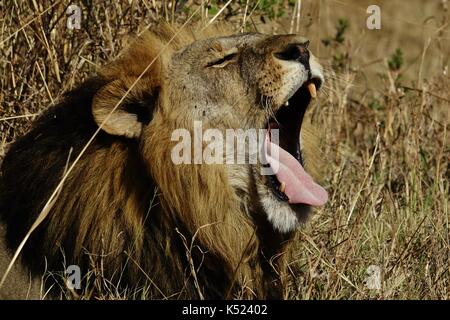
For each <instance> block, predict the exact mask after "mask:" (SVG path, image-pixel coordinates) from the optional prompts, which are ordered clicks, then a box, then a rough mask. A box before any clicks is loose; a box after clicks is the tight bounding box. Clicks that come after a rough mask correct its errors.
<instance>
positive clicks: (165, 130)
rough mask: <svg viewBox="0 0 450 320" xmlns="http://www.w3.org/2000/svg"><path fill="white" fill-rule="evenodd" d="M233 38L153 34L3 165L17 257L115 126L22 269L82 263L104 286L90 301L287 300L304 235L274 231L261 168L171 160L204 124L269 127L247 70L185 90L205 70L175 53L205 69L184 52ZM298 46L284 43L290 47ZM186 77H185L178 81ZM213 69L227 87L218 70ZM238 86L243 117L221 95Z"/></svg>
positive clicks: (163, 29)
mask: <svg viewBox="0 0 450 320" xmlns="http://www.w3.org/2000/svg"><path fill="white" fill-rule="evenodd" d="M219 34H220V35H222V36H223V34H222V31H218V29H217V28H214V29H213V31H210V29H207V30H205V31H204V32H202V33H199V32H196V31H195V29H194V30H193V29H187V30H186V31H181V32H180V31H179V30H176V29H173V28H172V27H170V26H168V25H163V26H160V27H158V28H156V29H155V30H153V31H152V32H148V33H145V34H144V35H142V36H141V37H140V38H139V39H137V40H136V41H135V42H134V43H133V45H132V46H131V47H130V49H128V50H127V51H125V52H124V53H123V54H122V55H121V56H120V57H119V58H118V59H117V60H116V61H114V62H112V63H111V64H109V65H107V66H105V67H104V68H102V69H101V70H100V71H99V74H98V77H95V78H93V79H91V80H89V81H88V82H87V83H85V84H83V85H81V86H80V88H78V89H76V90H75V91H74V92H72V93H69V94H68V95H67V96H66V97H65V98H64V99H63V101H61V103H60V104H59V105H58V106H56V107H54V108H51V109H50V110H49V111H47V112H46V113H45V114H44V115H43V116H42V117H41V119H40V120H38V122H37V124H36V125H35V126H34V128H33V129H32V130H31V132H30V133H29V134H28V135H26V136H25V137H23V138H22V139H19V141H18V142H16V143H15V144H14V145H13V146H12V148H11V150H10V151H9V152H8V155H7V156H6V158H5V161H4V164H3V166H2V172H3V180H2V185H0V187H1V188H2V189H1V190H0V192H2V198H1V199H0V214H1V215H2V216H3V220H4V221H5V223H6V225H7V227H8V234H7V240H8V244H9V246H10V248H11V249H15V248H16V246H17V245H18V243H19V242H20V240H21V238H22V237H23V235H24V234H25V233H26V231H27V230H28V228H29V226H30V225H31V223H32V222H33V221H34V219H35V218H36V216H37V215H38V213H39V212H40V210H41V209H42V205H43V203H45V201H46V200H47V199H48V195H49V193H50V192H52V191H53V189H54V187H55V186H56V183H57V181H58V180H59V179H60V178H61V176H62V174H63V173H64V167H65V165H66V162H67V159H68V158H69V155H70V148H73V151H72V155H71V156H70V158H69V162H70V161H73V159H74V158H75V156H76V155H77V154H78V152H79V151H80V150H81V147H82V146H83V145H84V143H86V142H87V140H88V138H89V137H90V136H91V135H92V133H93V132H94V131H95V128H96V126H98V125H101V124H103V126H102V129H103V131H102V132H101V133H100V134H99V136H98V137H97V138H96V140H95V142H94V144H93V145H92V146H90V147H89V149H88V150H87V152H86V154H85V155H84V156H83V157H82V158H81V159H80V161H79V163H77V165H76V166H75V169H74V171H73V172H72V173H71V175H70V176H69V178H68V179H67V181H66V182H65V184H64V187H63V190H62V191H61V194H60V195H59V197H58V200H57V201H56V203H55V205H54V206H53V208H52V210H51V213H50V215H49V216H48V218H47V219H46V221H45V222H44V223H43V224H42V225H41V226H40V227H39V229H38V230H37V231H36V232H35V233H34V234H33V236H32V237H31V239H30V241H29V242H28V244H27V246H26V247H25V249H24V252H23V260H22V262H21V263H23V264H24V265H25V266H26V267H27V268H29V269H30V270H31V271H32V272H33V273H34V274H35V275H36V276H38V275H39V274H40V272H42V271H43V269H44V262H43V259H42V258H43V257H46V259H47V263H48V265H47V267H48V269H50V270H52V271H58V270H59V271H62V270H63V267H64V266H66V265H69V264H78V265H80V266H82V270H83V272H84V275H87V274H91V278H89V279H90V280H93V279H96V281H91V282H89V281H88V280H89V279H87V280H86V282H85V283H84V286H86V287H85V288H84V289H85V290H86V291H89V290H88V289H87V288H91V289H92V288H94V287H95V288H96V290H100V291H101V290H108V289H109V290H110V289H111V286H112V287H114V288H115V289H117V290H119V291H120V292H123V290H125V289H128V290H129V291H136V290H142V288H144V287H145V288H147V291H146V295H147V297H150V298H152V297H158V298H164V297H171V298H174V297H175V298H178V297H183V298H199V297H205V298H232V297H246V298H255V297H257V298H268V297H282V296H283V291H284V285H285V284H284V273H285V258H286V252H289V247H290V246H289V242H290V239H291V238H292V236H293V232H286V233H283V232H279V231H277V230H274V229H273V227H272V226H271V224H270V223H269V222H268V221H267V218H266V217H265V215H264V213H263V211H264V210H262V209H261V205H260V204H258V201H257V200H256V197H257V194H258V191H257V190H256V187H255V186H252V184H253V183H260V182H259V180H257V181H256V182H255V181H252V179H253V178H252V176H251V172H252V170H253V169H252V168H251V167H249V166H238V165H230V166H224V165H219V164H217V165H196V164H194V165H187V164H182V165H175V164H174V163H173V162H172V161H170V159H171V150H172V148H173V146H174V145H175V142H174V141H172V140H171V134H172V132H173V131H174V130H176V129H178V128H187V129H188V130H192V121H193V120H194V119H196V118H198V117H200V118H201V117H202V116H203V117H205V118H204V119H205V127H208V126H210V127H215V128H217V127H218V128H223V129H225V128H246V127H255V126H257V125H262V121H264V120H265V117H267V115H266V114H263V113H258V112H256V111H253V110H254V107H253V105H251V104H253V103H254V99H253V97H251V98H248V99H247V96H248V95H249V93H248V92H249V88H248V87H246V86H247V85H246V83H247V82H245V81H242V82H240V81H241V80H239V79H237V75H236V74H237V73H232V72H233V70H234V69H233V68H236V67H235V66H234V65H231V66H228V67H227V68H229V69H228V70H231V71H229V73H227V78H225V79H223V78H221V77H222V76H221V75H217V79H216V80H215V81H214V86H213V85H211V86H212V87H211V89H210V90H209V91H205V92H206V93H204V95H203V96H202V95H201V94H202V93H197V90H193V91H189V90H190V89H189V85H188V86H187V88H186V87H185V84H184V83H189V81H187V80H186V79H185V80H186V82H182V80H179V79H178V78H182V77H183V76H185V75H189V77H190V76H191V74H192V72H196V71H195V69H194V71H192V70H190V69H189V70H187V69H186V70H185V69H183V68H182V67H180V68H181V69H177V68H178V67H177V62H176V61H175V62H173V61H171V58H172V56H173V55H174V54H178V53H179V52H182V53H180V57H182V58H180V61H181V59H186V61H191V60H192V64H193V65H194V68H195V61H203V60H202V59H203V58H205V59H206V57H203V56H200V57H199V56H195V54H198V52H199V51H198V50H197V51H195V50H194V49H192V50H194V51H192V52H189V50H187V51H186V52H184V51H183V48H185V47H186V46H188V45H190V44H191V43H193V42H195V41H197V42H196V43H201V42H199V40H200V39H210V38H211V37H212V36H214V37H217V36H219ZM249 37H250V36H249ZM252 37H253V36H252ZM255 37H256V38H255V39H253V38H251V39H250V38H249V39H250V40H248V41H249V42H248V44H247V45H248V46H249V47H251V46H252V45H253V41H258V45H260V46H263V45H265V47H264V48H269V47H270V46H276V43H275V42H274V39H272V38H271V39H270V40H271V41H267V42H266V43H265V44H264V43H263V44H261V41H260V40H259V39H260V36H259V35H257V36H255ZM286 39H287V38H286ZM289 39H290V38H289ZM289 39H287V40H285V39H284V38H276V39H275V40H276V41H280V43H281V44H280V46H281V45H283V44H282V43H286V41H291V40H289ZM227 41H228V40H227ZM230 41H231V40H230ZM233 41H234V40H233ZM243 41H247V40H245V39H244V40H243ZM264 41H265V40H264ZM224 43H226V42H224ZM206 44H207V45H208V48H209V49H208V50H207V52H208V55H209V54H212V55H217V56H218V57H219V58H220V55H221V54H223V52H225V51H226V50H227V48H224V46H226V45H223V44H222V43H221V42H219V43H215V42H214V41H213V44H212V46H211V43H210V42H207V43H206ZM216 47H217V48H216ZM244 47H245V46H244ZM246 50H250V49H246ZM258 50H259V51H261V52H262V51H264V50H269V49H264V50H263V49H259V47H255V48H254V50H253V51H254V52H259V51H258ZM211 51H214V52H211ZM216 51H217V52H216ZM253 51H251V52H250V53H252V52H253ZM265 52H266V51H264V54H266V53H265ZM252 54H253V53H252ZM261 54H262V53H261ZM244 57H245V56H244ZM209 58H210V57H209V56H208V59H209ZM152 62H153V63H152ZM150 63H151V66H150V67H149V65H150ZM199 63H200V62H199ZM230 63H231V64H232V63H235V61H231V62H230ZM221 67H222V66H221ZM266 67H267V68H266V69H265V70H266V71H265V72H266V73H267V75H268V76H269V77H271V79H273V81H274V84H273V85H274V87H273V88H272V90H269V89H268V88H267V87H266V89H267V92H266V96H268V97H269V98H271V100H270V101H272V102H273V105H274V108H275V107H277V108H278V107H279V106H278V105H277V106H275V104H276V103H278V102H277V101H278V100H277V99H281V98H279V97H278V96H277V95H275V93H274V92H276V91H277V90H278V89H279V88H278V87H276V86H275V85H276V81H277V79H279V78H280V76H278V75H277V72H281V71H280V69H281V68H278V67H276V68H271V67H270V63H269V62H267V64H266ZM146 69H147V70H146ZM145 70H146V72H145V73H143V72H144V71H145ZM177 70H181V71H180V72H179V73H174V72H176V71H177ZM183 72H185V73H183ZM189 72H190V73H189ZM205 72H209V73H208V76H211V77H215V76H216V74H215V73H214V74H213V72H216V71H215V70H212V69H211V71H210V70H209V69H208V71H205ZM141 74H142V76H141ZM248 76H252V75H250V74H249V75H248ZM193 77H194V78H193V79H197V78H195V75H194V76H193ZM138 78H140V79H139V81H137V79H138ZM198 79H201V77H200V76H199V78H198ZM136 81H137V82H136ZM192 81H194V80H192ZM233 81H234V83H235V84H234V85H233V84H231V83H233ZM265 81H266V80H265ZM271 83H272V82H271ZM195 85H198V84H195ZM195 85H194V86H195ZM224 87H226V90H227V91H229V92H232V95H233V96H234V98H235V97H240V96H243V97H244V99H243V101H242V102H239V103H240V109H239V111H236V113H238V114H237V115H236V116H235V115H233V112H228V111H221V110H222V109H220V108H218V107H217V105H220V106H221V108H222V106H230V105H231V104H232V103H229V101H228V100H226V99H228V98H227V97H224V98H223V99H222V100H220V101H219V98H218V97H219V95H218V93H217V90H221V89H220V88H224ZM130 88H131V90H129V89H130ZM199 88H200V87H199ZM201 88H203V87H201ZM128 90H129V92H128V94H127V95H126V97H125V98H124V99H123V101H121V99H122V97H123V96H124V95H125V94H126V93H127V91H128ZM205 90H206V89H205ZM222 90H223V89H222ZM199 91H201V90H200V89H199ZM215 91H216V92H215ZM202 92H203V91H202ZM251 93H252V91H251V90H250V94H251ZM276 93H277V94H281V93H279V92H278V91H277V92H276ZM197 94H198V95H197ZM270 95H272V96H270ZM216 99H217V100H216ZM245 99H246V100H245ZM244 100H245V101H244ZM119 102H121V103H120V104H119ZM191 102H192V103H196V105H195V108H194V106H193V105H192V108H189V109H187V108H186V107H185V105H187V104H190V103H191ZM197 103H198V105H197ZM202 103H204V105H202ZM118 104H119V107H118V108H117V110H115V112H114V113H113V114H112V115H111V116H110V117H109V118H108V115H109V114H110V112H111V110H112V108H113V107H114V106H116V105H118ZM142 105H145V106H146V107H145V108H142ZM149 105H151V108H150V111H149V110H148V108H147V106H149ZM211 105H212V106H213V107H211ZM91 106H92V113H91V112H90V110H91V109H90V108H91ZM130 106H131V107H130ZM83 108H84V109H83ZM130 108H131V109H130ZM183 108H184V109H183ZM223 108H228V107H223ZM130 110H132V112H130ZM136 110H137V111H136ZM243 115H245V117H244V116H243ZM55 119H58V121H61V123H63V122H64V121H65V123H63V124H61V123H60V122H55V121H56V120H55ZM68 119H72V120H68ZM142 119H144V120H142ZM60 126H61V127H60ZM305 130H306V129H305V128H303V129H302V134H303V135H305V132H306V131H305ZM308 141H309V139H308ZM311 145H312V144H311V143H305V145H304V147H303V149H306V150H305V153H306V154H307V156H310V157H309V158H308V159H311V157H312V156H313V154H309V152H308V149H310V148H313V147H312V146H311ZM316 162H317V161H310V163H316ZM16 186H17V187H16ZM13 194H19V195H20V197H16V196H13ZM0 265H1V264H0ZM2 268H3V266H2ZM2 271H3V270H2V269H0V273H1V272H2ZM1 274H2V273H1ZM92 275H93V276H92ZM99 279H100V280H99ZM108 281H110V282H108ZM99 283H100V284H99ZM105 283H108V284H109V285H107V284H105ZM121 290H122V291H121ZM90 292H91V294H92V291H90Z"/></svg>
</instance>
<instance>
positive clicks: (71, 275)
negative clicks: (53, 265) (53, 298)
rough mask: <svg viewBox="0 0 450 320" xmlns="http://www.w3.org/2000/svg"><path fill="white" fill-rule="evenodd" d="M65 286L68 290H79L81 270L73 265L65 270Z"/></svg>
mask: <svg viewBox="0 0 450 320" xmlns="http://www.w3.org/2000/svg"><path fill="white" fill-rule="evenodd" d="M65 273H66V285H67V287H68V288H69V289H71V290H73V289H81V270H80V267H79V266H77V265H75V264H73V265H70V266H68V267H67V269H66V272H65Z"/></svg>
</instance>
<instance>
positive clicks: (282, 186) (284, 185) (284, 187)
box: [280, 181, 286, 193]
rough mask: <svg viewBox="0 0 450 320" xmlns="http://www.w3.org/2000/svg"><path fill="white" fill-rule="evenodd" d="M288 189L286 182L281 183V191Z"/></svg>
mask: <svg viewBox="0 0 450 320" xmlns="http://www.w3.org/2000/svg"><path fill="white" fill-rule="evenodd" d="M285 190H286V182H284V181H282V182H281V184H280V191H281V192H283V193H284V191H285Z"/></svg>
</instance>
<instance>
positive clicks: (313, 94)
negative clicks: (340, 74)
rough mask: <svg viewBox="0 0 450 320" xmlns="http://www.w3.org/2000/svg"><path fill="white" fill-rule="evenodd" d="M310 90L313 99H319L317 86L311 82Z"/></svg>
mask: <svg viewBox="0 0 450 320" xmlns="http://www.w3.org/2000/svg"><path fill="white" fill-rule="evenodd" d="M308 90H309V94H310V95H311V97H312V98H316V97H317V90H316V85H315V84H314V83H313V82H310V83H309V84H308Z"/></svg>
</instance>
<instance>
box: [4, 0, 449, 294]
mask: <svg viewBox="0 0 450 320" xmlns="http://www.w3.org/2000/svg"><path fill="white" fill-rule="evenodd" d="M206 2H207V1H192V0H189V1H163V2H161V1H139V0H135V1H120V2H119V1H112V0H111V1H81V0H80V1H79V3H77V4H79V5H80V6H81V7H82V8H83V20H82V28H81V29H80V30H68V29H67V28H66V15H65V10H66V7H67V6H68V4H69V2H68V1H60V2H51V1H23V0H18V1H3V2H1V3H0V22H1V23H0V26H1V27H0V39H1V40H0V74H1V76H0V85H1V92H0V103H1V106H0V158H1V155H2V154H3V153H4V151H5V149H6V148H7V145H8V144H9V143H10V142H12V141H13V140H14V139H15V138H16V137H17V136H19V135H21V134H23V132H24V131H25V130H26V129H27V128H28V126H29V124H30V123H31V121H32V120H33V119H34V116H35V115H36V114H38V113H39V112H41V111H42V110H43V109H45V108H46V107H47V106H48V105H50V104H51V103H52V102H53V101H55V100H56V99H58V97H59V96H61V94H62V93H63V92H64V91H67V90H70V89H71V88H73V87H74V86H75V85H76V84H77V83H80V82H81V81H83V80H84V79H85V78H86V77H88V76H89V75H90V74H92V73H93V72H95V68H96V67H97V66H99V65H102V64H104V63H105V62H106V61H108V60H110V59H112V58H113V57H115V56H116V55H117V54H118V53H119V52H120V49H121V48H122V47H123V46H124V45H125V44H126V42H127V40H128V38H129V36H128V35H129V34H130V33H131V34H133V33H139V32H141V31H142V30H144V29H145V28H146V27H151V25H152V24H153V23H155V21H157V20H158V19H161V18H162V19H166V20H169V21H173V22H177V23H182V22H184V21H185V20H186V19H187V17H188V15H189V13H191V12H193V11H194V10H195V8H197V7H198V6H201V10H200V11H199V12H200V14H199V15H198V16H197V17H196V19H197V20H200V21H203V22H204V23H207V21H209V20H210V19H211V18H213V17H214V16H215V14H216V12H218V11H219V10H220V8H221V7H222V6H224V5H226V4H227V3H228V2H229V1H220V2H219V4H217V5H215V4H214V3H216V1H213V2H214V3H213V5H212V8H211V9H209V11H208V10H206V6H205V5H204V4H205V3H206ZM257 2H258V1H254V0H251V1H248V5H247V1H241V4H239V3H238V1H237V0H236V1H231V2H230V3H229V4H228V6H227V7H226V8H225V9H224V10H223V11H222V12H220V14H219V16H218V17H217V18H218V19H227V20H229V21H230V22H231V23H233V24H234V25H235V26H236V29H237V30H240V29H241V28H242V26H244V28H243V29H245V30H250V31H251V30H255V29H256V30H258V31H265V32H278V33H282V32H283V33H284V32H289V31H291V30H294V31H295V30H299V32H300V33H302V34H305V35H306V36H307V37H308V38H310V39H311V42H312V43H311V48H312V50H313V51H314V52H315V53H316V55H318V56H319V57H320V58H321V61H322V62H323V63H324V64H325V65H328V66H329V67H327V70H328V72H327V73H328V81H327V83H326V86H325V90H324V91H323V93H322V94H321V96H320V99H319V102H318V103H317V104H316V105H315V106H313V108H312V110H311V111H310V112H309V117H310V119H311V120H312V121H313V122H314V123H315V124H316V125H317V127H318V128H320V129H322V130H323V132H324V149H323V152H324V157H326V159H327V160H328V163H329V167H328V174H327V175H326V181H328V190H329V191H330V202H329V203H328V205H327V206H326V207H325V208H324V209H322V210H320V211H317V213H316V214H315V215H314V217H313V219H312V221H310V223H308V224H307V225H306V226H305V227H304V228H303V229H302V231H301V233H300V236H299V240H298V256H297V257H296V259H295V261H292V263H291V264H290V270H291V271H292V275H293V276H292V279H291V286H290V290H289V292H287V293H286V295H287V296H288V297H290V298H296V299H311V298H322V299H347V298H351V299H357V298H375V299H449V298H450V270H449V268H450V239H449V232H450V229H449V215H450V212H449V202H450V201H449V198H450V197H449V194H450V182H449V181H450V165H449V162H450V138H449V136H450V134H449V129H450V109H449V106H450V102H449V101H450V78H449V72H450V70H448V64H449V61H450V53H449V52H450V45H449V44H450V41H449V40H450V27H448V25H447V24H448V23H450V21H449V20H448V16H449V11H448V9H447V11H445V1H437V0H436V1H427V2H425V1H420V0H416V1H409V2H407V3H406V2H405V1H350V0H346V1H344V0H341V1H338V0H322V1H312V0H309V1H307V0H303V1H301V6H300V11H299V10H297V9H295V11H294V8H298V7H299V6H298V4H299V3H300V2H299V1H294V2H295V4H294V6H289V5H288V1H278V2H277V3H276V4H274V5H273V6H271V7H269V9H270V10H269V9H267V8H265V9H263V10H261V9H260V8H256V9H254V8H255V4H256V3H257ZM263 2H264V3H266V2H268V1H259V3H260V4H261V3H263ZM372 2H376V3H378V4H380V6H381V9H382V29H381V30H379V31H370V30H368V29H367V28H366V27H365V19H366V17H367V14H366V12H365V8H367V5H369V4H372ZM174 3H177V4H178V5H177V6H176V7H175V6H173V4H174ZM448 5H449V6H450V4H448ZM405 6H407V8H405ZM216 7H217V10H216ZM281 11H284V12H285V15H284V16H281V17H278V18H272V19H271V18H270V17H269V15H270V14H272V13H273V12H275V14H274V15H275V16H276V15H277V13H278V12H281ZM41 12H45V13H44V14H42V15H39V13H41ZM298 17H300V19H298ZM339 18H346V19H348V21H349V24H350V25H349V28H348V29H347V30H346V31H345V33H344V39H343V41H341V42H339V41H335V40H336V37H335V33H336V27H335V26H336V23H337V21H338V19H339ZM333 39H334V40H333ZM322 40H328V43H329V44H328V45H324V43H323V41H322ZM397 48H400V49H401V50H402V52H403V56H404V63H403V64H401V66H400V68H394V67H392V65H391V66H389V63H388V60H390V56H391V55H392V54H393V53H394V51H395V50H396V49H397ZM371 265H375V266H377V267H379V268H380V270H381V284H382V285H381V288H380V289H379V290H376V289H369V288H368V287H367V286H366V284H365V280H366V278H367V274H366V273H367V269H368V268H369V266H371ZM111 297H116V298H119V297H118V296H116V295H114V294H111V293H105V297H104V298H111Z"/></svg>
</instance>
